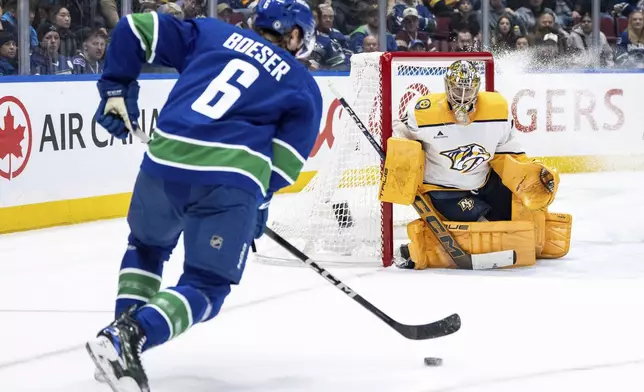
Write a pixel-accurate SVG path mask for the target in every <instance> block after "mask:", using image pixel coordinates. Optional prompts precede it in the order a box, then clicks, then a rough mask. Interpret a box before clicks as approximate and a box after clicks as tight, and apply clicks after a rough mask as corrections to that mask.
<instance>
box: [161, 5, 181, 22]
mask: <svg viewBox="0 0 644 392" xmlns="http://www.w3.org/2000/svg"><path fill="white" fill-rule="evenodd" d="M158 12H159V13H161V14H170V15H172V16H174V17H175V18H177V19H179V20H183V10H182V9H181V7H179V6H178V5H177V4H176V3H172V2H168V3H165V4H163V5H162V6H161V7H159V10H158Z"/></svg>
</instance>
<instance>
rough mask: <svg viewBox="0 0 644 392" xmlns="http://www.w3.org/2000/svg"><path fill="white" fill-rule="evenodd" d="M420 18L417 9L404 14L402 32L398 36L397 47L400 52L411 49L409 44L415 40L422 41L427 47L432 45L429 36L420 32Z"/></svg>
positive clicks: (409, 9)
mask: <svg viewBox="0 0 644 392" xmlns="http://www.w3.org/2000/svg"><path fill="white" fill-rule="evenodd" d="M418 28H419V18H418V11H417V10H416V8H407V9H406V10H405V12H403V20H402V30H400V31H398V33H397V34H396V45H397V46H398V50H400V51H404V50H407V49H408V48H409V43H410V42H411V41H414V40H420V41H422V42H423V43H425V45H429V44H430V43H431V41H430V39H429V34H427V33H426V32H424V31H418Z"/></svg>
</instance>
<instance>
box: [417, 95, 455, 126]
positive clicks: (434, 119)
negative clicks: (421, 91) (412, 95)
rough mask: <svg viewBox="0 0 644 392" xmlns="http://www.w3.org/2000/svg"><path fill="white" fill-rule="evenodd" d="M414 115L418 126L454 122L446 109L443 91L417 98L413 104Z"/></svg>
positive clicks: (445, 98) (445, 97)
mask: <svg viewBox="0 0 644 392" xmlns="http://www.w3.org/2000/svg"><path fill="white" fill-rule="evenodd" d="M414 116H415V118H416V123H417V124H418V126H419V127H421V128H422V127H431V126H435V125H445V124H450V123H453V122H454V119H453V118H452V117H450V116H451V114H450V111H449V110H448V109H447V96H446V95H445V93H433V94H427V95H423V96H422V97H420V98H418V101H416V105H415V106H414Z"/></svg>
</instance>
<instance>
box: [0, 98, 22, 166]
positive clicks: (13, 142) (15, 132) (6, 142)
mask: <svg viewBox="0 0 644 392" xmlns="http://www.w3.org/2000/svg"><path fill="white" fill-rule="evenodd" d="M14 120H15V119H14V117H13V114H11V109H7V113H6V114H5V115H4V129H3V128H0V159H4V158H6V157H7V155H9V154H11V155H13V156H14V157H16V158H22V147H20V143H22V141H23V140H24V139H25V127H24V126H23V125H19V126H17V127H16V124H15V123H14Z"/></svg>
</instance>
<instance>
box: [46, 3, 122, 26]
mask: <svg viewBox="0 0 644 392" xmlns="http://www.w3.org/2000/svg"><path fill="white" fill-rule="evenodd" d="M99 1H104V0H57V1H56V2H55V4H56V5H60V6H61V7H64V8H66V9H67V11H68V12H69V15H70V19H71V25H70V27H69V29H71V30H72V31H78V30H80V29H82V28H84V27H89V28H100V27H105V20H104V19H103V16H102V15H101V13H100V12H98V7H99V3H98V2H99ZM110 1H115V0H110ZM54 7H55V6H53V7H52V8H54ZM50 15H51V12H50Z"/></svg>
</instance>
